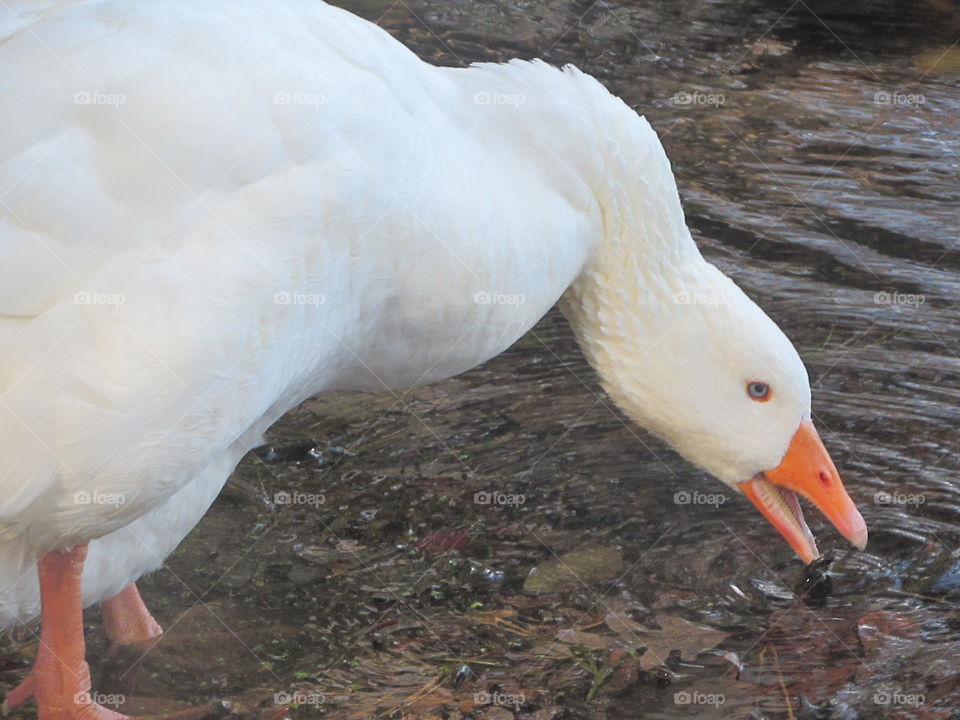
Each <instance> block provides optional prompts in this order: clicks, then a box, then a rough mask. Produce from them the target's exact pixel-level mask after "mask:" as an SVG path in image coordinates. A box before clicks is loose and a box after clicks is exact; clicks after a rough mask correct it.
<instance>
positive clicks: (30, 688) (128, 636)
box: [2, 583, 163, 714]
mask: <svg viewBox="0 0 960 720" xmlns="http://www.w3.org/2000/svg"><path fill="white" fill-rule="evenodd" d="M100 609H101V612H102V614H103V627H104V630H105V631H106V633H107V638H108V639H109V640H110V650H109V654H115V653H116V652H117V651H118V650H119V649H120V648H121V647H123V646H125V645H135V646H142V645H144V644H146V643H148V642H150V641H151V640H154V639H155V638H157V637H159V636H160V635H161V634H162V633H163V629H162V628H161V627H160V624H159V623H158V622H157V621H156V620H154V618H153V616H152V615H151V614H150V611H149V610H147V606H146V605H144V603H143V598H141V597H140V591H139V590H137V584H136V583H130V584H129V585H127V587H126V588H124V589H123V591H121V592H120V594H119V595H116V596H114V597H112V598H110V599H109V600H104V601H103V602H102V603H100ZM34 689H35V688H34V680H33V673H32V672H31V673H30V674H29V675H28V676H27V677H26V679H25V680H24V681H23V682H22V683H20V684H19V685H17V687H15V688H14V689H13V690H11V691H10V692H8V693H7V695H6V697H4V699H3V708H2V711H3V714H7V713H10V712H13V711H14V710H16V709H17V708H19V707H21V706H22V705H23V704H24V703H26V702H27V701H28V700H30V698H32V697H33V695H34Z"/></svg>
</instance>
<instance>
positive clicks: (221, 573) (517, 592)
mask: <svg viewBox="0 0 960 720" xmlns="http://www.w3.org/2000/svg"><path fill="white" fill-rule="evenodd" d="M342 4H343V5H344V6H346V7H348V8H349V9H352V10H354V11H355V12H358V13H359V14H361V15H364V16H365V17H368V18H370V19H373V20H378V21H379V22H380V24H381V25H383V26H384V27H386V28H387V29H389V30H390V32H392V33H394V34H395V35H396V36H398V37H399V38H401V39H402V40H403V41H404V42H406V43H407V44H408V45H410V46H411V47H412V48H413V49H414V50H415V51H416V52H418V53H419V54H420V55H421V56H423V57H425V58H428V59H430V60H431V61H434V62H439V63H444V64H461V63H466V62H472V61H476V60H502V59H507V58H509V57H515V56H519V57H545V58H546V59H548V60H550V61H551V62H554V63H564V62H574V63H576V64H577V65H578V66H579V67H581V69H583V70H585V71H587V72H590V73H592V74H595V75H596V76H598V77H599V78H600V79H602V80H603V81H604V82H605V83H606V84H607V85H608V86H609V87H610V88H611V89H612V90H613V91H614V92H616V93H617V94H619V95H621V96H622V97H623V98H624V99H625V100H626V101H627V102H628V103H629V104H631V105H632V106H634V107H636V108H638V109H640V110H641V111H642V112H643V113H644V114H646V115H647V117H648V118H649V119H650V121H651V122H652V123H653V125H654V127H655V128H656V129H657V130H658V131H659V133H660V135H661V137H662V139H663V142H664V145H665V146H666V149H667V153H668V155H669V156H670V157H671V159H672V161H673V165H674V169H675V172H676V175H677V180H678V184H679V186H680V188H681V194H682V196H683V200H684V206H685V209H686V212H687V215H688V221H689V224H690V226H691V228H692V230H693V232H694V235H695V237H696V239H697V241H698V243H699V244H700V246H701V247H702V248H703V251H704V253H705V254H706V255H707V256H708V257H709V258H710V259H711V260H712V261H713V262H715V263H717V264H718V265H719V266H720V267H721V268H722V269H723V270H724V271H725V272H727V273H728V274H730V275H732V276H733V277H734V278H735V279H736V280H737V281H738V282H739V283H740V284H741V285H742V286H743V287H744V288H745V289H746V290H747V292H748V293H749V294H750V295H751V296H752V297H754V298H755V299H756V300H757V301H758V302H759V303H760V304H761V305H762V306H763V307H764V308H765V309H766V310H767V311H768V313H769V314H770V315H771V316H772V317H773V318H774V319H775V320H776V321H777V322H778V323H779V324H780V325H781V326H782V327H783V328H784V330H785V331H786V332H787V334H788V335H789V336H790V337H791V338H792V339H793V340H794V342H795V344H796V345H797V347H798V349H799V351H800V353H801V355H802V357H803V358H804V360H805V361H806V363H807V365H808V368H809V371H810V377H811V382H812V385H813V389H814V416H815V420H816V423H817V425H818V427H819V428H820V432H821V434H822V436H823V438H824V441H825V443H826V444H827V446H828V447H829V448H830V450H831V452H832V454H833V457H834V460H835V461H836V464H837V466H838V467H839V468H840V470H841V474H842V475H843V477H844V481H845V483H846V486H847V488H848V490H849V492H850V494H851V495H852V496H853V498H854V500H855V501H856V502H857V504H858V506H859V507H860V508H861V510H862V512H863V514H864V516H865V518H866V520H867V524H868V526H869V528H870V545H869V547H868V549H867V551H866V552H863V553H861V552H857V551H854V550H851V549H850V548H849V547H848V546H846V545H845V544H844V542H843V541H842V539H840V538H838V536H837V535H836V533H835V531H833V529H832V528H830V527H828V526H827V525H825V524H824V523H823V522H821V519H820V518H819V516H817V514H816V513H815V511H812V510H811V511H808V512H807V516H808V520H809V521H810V523H811V527H812V528H813V530H814V533H815V534H816V535H817V536H818V539H819V541H820V547H821V550H822V551H828V550H830V549H834V550H835V556H836V557H835V561H834V562H833V564H832V566H831V569H830V573H831V576H832V592H831V593H829V595H828V597H826V598H825V599H823V600H820V601H819V602H817V601H814V600H808V601H807V602H804V601H801V600H800V599H799V598H798V597H797V596H796V595H795V594H794V592H793V588H794V587H796V583H797V582H798V581H799V579H800V576H801V575H802V571H801V568H800V565H799V563H798V561H797V560H796V559H795V558H794V557H793V556H792V553H791V551H790V549H789V548H788V547H787V546H786V544H785V543H783V542H782V541H781V540H780V539H779V537H777V536H776V535H775V532H774V531H773V530H772V528H770V527H769V526H768V524H767V523H766V521H765V520H764V519H763V518H762V517H761V516H760V515H759V514H757V513H756V512H755V510H753V509H752V507H750V506H749V504H748V503H746V502H745V501H744V500H742V499H741V498H737V497H732V496H729V495H720V496H717V495H716V493H722V492H723V488H722V486H721V485H720V484H719V483H717V482H716V481H715V480H712V479H711V478H709V477H707V476H705V475H704V474H703V473H701V472H699V471H697V470H695V469H693V468H692V467H691V466H689V465H688V464H687V463H686V462H685V461H683V460H682V459H681V458H679V457H678V456H677V455H676V454H675V453H673V452H672V451H670V450H669V449H667V448H665V447H664V446H663V445H662V444H661V443H659V442H657V441H656V440H654V439H652V438H651V437H649V436H648V435H646V434H644V433H643V432H642V431H640V430H638V429H637V428H635V427H632V426H631V425H630V424H629V423H627V422H626V421H625V419H624V418H623V417H622V416H621V415H620V414H619V413H618V412H617V411H616V410H615V409H613V407H612V404H611V403H610V401H609V400H608V399H607V398H606V397H605V396H604V395H603V394H602V393H601V391H600V389H599V387H598V386H597V384H596V382H595V380H594V377H593V374H592V372H591V370H590V369H589V367H588V366H587V365H586V363H585V361H584V359H583V358H582V356H581V355H580V353H579V351H578V349H577V347H576V344H575V342H574V340H573V337H572V334H571V332H570V330H569V328H568V327H567V326H566V324H565V322H564V321H563V320H562V318H560V316H559V315H558V314H557V313H556V312H552V313H551V314H549V315H548V316H547V317H546V318H544V320H543V321H542V322H541V323H540V324H539V325H538V326H537V327H536V328H535V329H534V330H533V331H532V332H531V333H529V334H528V336H526V337H525V338H524V339H523V340H521V341H520V342H519V343H518V344H517V345H516V346H514V347H513V348H511V349H510V350H509V351H507V352H506V353H504V354H503V355H501V356H500V357H498V358H496V359H494V360H492V361H491V362H489V363H487V364H486V365H484V366H483V367H481V368H477V369H475V370H473V371H471V372H469V373H467V374H465V375H463V376H461V377H458V378H455V379H452V380H449V381H447V382H444V383H441V384H438V385H435V386H432V387H429V388H420V389H416V390H413V391H410V392H408V393H402V394H399V393H398V394H397V395H342V396H329V397H322V398H318V399H315V400H312V401H310V402H308V403H306V404H305V405H304V406H303V407H301V408H300V409H299V410H298V411H296V412H294V413H292V414H291V415H290V416H288V417H286V418H285V419H284V420H283V421H281V423H279V424H278V426H277V427H276V428H274V430H273V431H272V432H271V434H270V439H271V448H268V449H264V450H261V451H258V452H257V453H256V454H253V455H251V456H249V457H248V458H246V459H245V461H244V462H243V463H242V465H241V467H240V468H239V470H238V472H237V474H236V476H235V477H234V479H233V480H232V481H231V483H230V485H228V487H227V489H226V490H225V491H224V494H223V496H222V497H221V498H220V499H219V500H218V502H217V504H216V505H215V507H214V509H213V510H212V511H211V513H210V515H209V516H208V517H207V518H206V520H205V521H204V522H203V523H202V524H201V525H200V526H199V527H198V528H197V530H196V531H195V532H194V533H193V534H192V535H191V537H190V538H189V539H188V540H187V541H186V542H185V543H184V545H183V546H182V547H181V548H180V549H179V550H178V551H177V553H176V554H175V555H174V556H173V557H172V558H171V559H170V561H169V563H168V569H166V570H163V571H161V572H159V573H157V574H156V575H154V576H152V577H151V578H148V579H146V580H145V581H144V582H143V583H142V589H143V594H144V596H145V598H146V600H147V603H148V605H150V606H151V608H153V609H154V610H155V614H156V615H157V617H158V619H160V621H161V623H162V624H163V625H164V626H165V627H166V628H167V630H168V633H167V635H166V637H165V638H164V640H163V641H162V642H161V643H160V644H159V645H158V646H157V647H156V648H154V649H153V650H152V651H151V652H150V653H149V654H148V655H147V657H146V658H145V660H144V661H143V664H142V668H141V670H140V672H139V675H137V677H136V684H135V685H131V682H132V679H133V677H134V674H133V673H127V674H126V675H124V673H123V672H115V668H112V667H108V668H101V669H100V670H101V672H102V673H103V675H102V677H103V679H102V680H100V681H99V682H100V685H99V687H100V688H101V689H102V690H103V691H105V692H106V691H109V689H110V688H111V687H113V686H116V687H119V688H120V689H121V690H123V689H125V690H126V691H127V692H130V693H133V694H134V700H132V701H131V703H139V705H128V706H124V710H125V711H130V712H133V711H136V710H139V711H148V710H150V709H151V708H152V707H154V705H155V704H156V703H158V702H159V701H171V700H172V701H176V702H178V703H183V704H189V703H195V702H198V701H206V700H208V699H210V698H213V697H220V698H230V699H231V701H232V702H233V703H234V705H235V706H236V707H237V708H238V712H243V713H250V714H255V712H256V711H255V710H254V708H257V707H262V708H265V709H266V711H269V710H270V708H272V707H275V706H274V705H273V700H274V694H275V693H278V692H284V691H288V690H290V689H292V688H299V690H300V691H301V692H302V693H303V695H302V696H301V697H300V700H302V701H303V705H302V706H301V707H300V708H298V709H296V710H295V711H294V714H295V716H297V717H314V716H318V715H319V716H322V715H324V714H325V715H327V716H330V717H337V718H340V717H345V718H346V717H356V718H368V717H444V718H459V717H475V718H497V719H499V720H504V719H505V718H512V717H516V718H536V720H546V719H547V718H556V719H557V720H572V719H574V718H590V719H591V720H592V719H594V718H611V719H620V718H622V719H627V718H637V717H643V718H651V719H653V718H679V717H688V716H690V715H692V714H696V715H697V716H698V717H705V718H724V719H727V718H788V717H791V718H793V717H795V718H831V719H833V718H836V719H841V718H843V719H846V718H851V719H853V718H908V717H910V718H912V717H920V718H928V719H939V718H948V717H954V715H953V714H952V713H954V712H956V711H955V710H953V708H955V707H957V706H958V705H960V683H958V681H957V680H956V677H955V675H956V672H957V666H958V664H960V663H958V657H960V623H958V621H957V617H956V602H957V600H958V598H960V549H958V548H960V493H958V490H957V483H956V480H955V477H956V475H957V470H958V467H960V464H958V459H957V452H958V448H960V433H958V431H957V429H958V424H960V403H958V399H960V342H958V338H960V312H958V304H957V298H958V296H960V239H958V235H957V232H958V226H960V223H958V220H960V189H958V187H960V186H958V183H957V180H958V171H960V94H958V91H957V90H958V88H957V84H958V79H960V50H958V49H957V48H951V46H952V44H953V43H955V42H956V41H957V40H958V38H960V7H957V6H955V5H953V4H951V3H948V2H945V1H942V2H934V1H932V0H931V1H930V2H912V3H907V2H871V3H854V4H851V5H848V6H844V7H843V8H842V9H838V7H837V6H836V5H834V4H833V3H826V2H804V1H803V0H801V1H800V2H797V3H794V4H792V5H791V4H790V3H772V2H733V1H725V2H719V1H718V2H684V1H680V2H670V3H659V2H635V3H628V2H623V1H611V2H601V3H595V4H593V3H589V2H580V1H573V2H545V1H543V0H531V1H528V2H522V3H478V2H465V1H463V0H453V1H451V0H446V1H445V2H424V1H422V0H407V1H405V2H400V3H397V4H394V3H391V2H385V1H381V0H369V1H366V2H360V1H358V2H344V3H342ZM684 490H686V491H688V492H690V493H698V494H696V495H691V496H688V497H690V498H692V499H694V500H697V501H700V502H697V503H695V502H689V503H686V504H684V503H682V502H680V503H678V500H683V499H684V497H683V496H679V497H678V496H677V493H680V492H682V491H684ZM484 492H487V493H502V497H501V496H498V499H499V500H502V501H503V503H504V504H496V503H491V504H481V503H478V502H476V500H477V498H476V497H475V494H476V493H484ZM277 493H289V494H290V497H291V498H292V499H295V500H296V501H297V502H295V503H283V502H280V503H277V502H273V501H275V500H277V499H278V498H277ZM295 493H300V495H294V494H295ZM883 493H886V494H883ZM521 495H522V496H523V498H522V503H521V502H520V496H521ZM511 497H512V498H513V501H510V500H509V498H511ZM279 499H280V500H283V499H284V498H283V497H280V498H279ZM479 499H481V500H482V499H483V497H482V496H481V497H480V498H479ZM708 500H712V502H709V503H708V502H706V501H708ZM583 547H601V548H615V549H616V550H618V551H619V553H620V555H621V557H622V559H623V562H624V565H623V569H622V570H619V571H618V572H615V573H613V578H612V579H608V580H601V581H598V582H597V583H596V584H592V585H586V584H580V583H572V584H571V586H570V587H569V588H567V589H566V590H561V591H556V592H552V593H546V594H542V595H532V594H530V593H525V592H524V590H523V584H524V579H525V578H526V576H527V574H528V572H529V571H530V569H531V568H533V567H535V566H537V565H540V564H542V563H544V562H546V561H548V560H550V559H552V558H554V556H555V555H561V554H563V553H565V552H568V551H571V550H576V549H580V548H583ZM611 610H615V611H619V612H626V613H628V614H629V615H630V617H632V618H633V619H634V620H636V621H638V622H640V623H642V624H644V625H645V626H647V627H648V628H650V627H654V626H655V625H656V624H657V617H658V616H660V617H662V616H668V617H681V618H684V619H686V620H689V621H692V622H695V623H697V624H699V625H701V626H704V627H707V628H711V629H713V630H717V631H721V632H722V633H725V634H726V637H725V638H723V639H722V640H720V641H719V644H718V645H717V647H716V648H715V649H713V650H710V651H708V652H705V653H702V654H700V655H697V654H696V653H693V654H690V653H685V654H683V656H682V657H678V656H676V655H674V656H672V657H663V658H661V659H662V660H663V661H664V662H663V663H662V664H661V665H660V666H659V667H656V668H653V669H650V670H646V669H642V668H639V667H638V662H637V661H636V660H635V659H634V658H633V657H632V656H630V655H626V656H623V655H622V653H618V652H617V651H616V650H610V649H608V648H599V649H590V648H585V647H583V646H578V645H569V644H566V643H558V642H556V636H557V632H558V631H560V630H569V629H573V628H576V629H580V630H584V631H589V632H590V633H591V634H593V635H599V636H601V637H610V636H612V635H613V633H612V632H611V631H610V630H609V629H606V630H605V629H604V628H603V626H602V621H603V619H604V615H605V614H606V613H607V612H609V611H611ZM89 617H90V622H91V627H92V628H94V632H91V637H92V638H94V641H93V643H92V647H91V657H96V654H97V653H98V652H100V651H101V650H102V648H98V647H97V646H96V640H95V638H97V637H99V635H100V633H98V632H96V631H95V626H96V623H97V620H96V616H95V613H92V614H90V615H89ZM31 648H32V645H31V642H30V640H29V638H27V639H26V640H25V641H24V644H23V658H24V660H23V664H25V663H26V662H27V660H28V659H29V655H30V652H31ZM667 652H669V648H668V649H667ZM724 653H735V654H736V658H737V659H738V660H739V662H740V663H741V664H742V667H741V668H740V671H739V672H737V669H736V668H735V666H734V663H732V662H731V661H730V659H725V658H724V657H723V655H724ZM664 654H665V653H664ZM730 657H733V656H728V658H730ZM464 665H466V666H468V667H469V672H467V671H464V670H461V668H462V666H464ZM0 670H6V672H5V673H4V675H3V677H4V678H5V679H10V678H13V677H15V676H17V674H18V673H21V672H22V670H21V668H20V667H19V666H18V664H17V663H12V666H11V667H10V668H0ZM119 675H124V676H123V678H122V679H120V678H118V677H117V676H119ZM497 692H500V693H502V695H497V694H496V693H497ZM478 693H480V695H478ZM483 693H486V695H483ZM508 696H509V697H508ZM489 698H495V699H497V698H499V700H498V702H499V701H503V702H501V703H500V704H496V703H490V704H486V703H484V702H483V701H484V700H486V699H489ZM521 699H522V701H520V700H521Z"/></svg>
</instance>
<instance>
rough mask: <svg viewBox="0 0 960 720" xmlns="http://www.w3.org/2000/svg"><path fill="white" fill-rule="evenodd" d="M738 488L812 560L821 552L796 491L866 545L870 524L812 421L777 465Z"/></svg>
mask: <svg viewBox="0 0 960 720" xmlns="http://www.w3.org/2000/svg"><path fill="white" fill-rule="evenodd" d="M739 487H740V490H742V491H743V494H744V495H746V496H747V497H748V498H750V500H751V502H753V504H754V505H756V506H757V509H758V510H759V511H760V512H761V513H763V515H764V517H766V518H767V520H769V521H770V522H771V523H772V524H773V526H774V527H775V528H776V529H777V530H779V531H780V534H781V535H783V537H784V538H786V540H787V542H788V543H790V547H792V548H793V549H794V551H795V552H796V553H797V555H799V556H800V559H801V560H803V561H804V562H805V563H807V564H809V563H811V562H813V561H814V560H816V559H817V558H818V557H820V551H819V550H817V544H816V543H815V542H814V540H813V535H812V534H811V533H810V528H808V527H807V523H806V522H805V521H804V519H803V512H802V511H801V510H800V503H799V502H798V501H797V496H796V493H800V494H801V495H803V497H805V498H806V499H807V500H809V501H810V502H812V503H813V504H814V505H816V506H817V508H818V509H819V510H820V512H822V513H823V514H824V515H826V516H827V519H828V520H829V521H830V522H831V523H833V525H834V527H836V528H837V530H839V531H840V534H841V535H843V536H844V537H845V538H847V540H849V541H850V542H852V543H853V544H854V545H856V546H857V547H858V548H860V549H861V550H863V549H864V548H865V547H866V546H867V525H866V523H865V522H864V521H863V517H862V516H861V515H860V513H859V512H858V511H857V508H856V506H855V505H854V504H853V500H851V499H850V496H849V495H847V491H846V490H844V489H843V483H842V482H841V481H840V474H839V473H838V472H837V468H836V467H835V466H834V464H833V460H831V459H830V455H829V454H828V453H827V449H826V448H825V447H824V446H823V442H822V441H821V440H820V436H819V435H818V434H817V430H816V428H814V427H813V423H812V422H810V421H809V420H802V421H801V422H800V427H799V428H797V432H796V433H794V435H793V439H792V440H791V441H790V447H788V448H787V454H786V455H784V456H783V460H782V461H781V462H780V464H779V465H777V467H775V468H773V469H772V470H766V471H765V472H762V473H758V474H757V475H755V476H754V477H753V478H752V479H751V480H748V481H747V482H744V483H741V484H740V486H739Z"/></svg>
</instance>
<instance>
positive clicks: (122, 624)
mask: <svg viewBox="0 0 960 720" xmlns="http://www.w3.org/2000/svg"><path fill="white" fill-rule="evenodd" d="M100 607H101V610H102V611H103V627H104V630H106V633H107V637H108V638H110V651H111V652H113V651H114V650H116V649H117V647H119V646H120V645H144V644H146V643H149V642H150V641H151V640H153V639H155V638H158V637H160V635H162V634H163V628H161V627H160V624H159V623H158V622H157V621H156V620H154V619H153V615H151V614H150V611H149V610H147V606H146V605H144V604H143V598H141V597H140V592H139V591H138V590H137V584H136V583H130V584H129V585H127V587H126V588H125V589H124V590H123V591H122V592H121V593H120V594H119V595H117V596H116V597H112V598H110V599H109V600H104V601H103V602H102V603H101V606H100Z"/></svg>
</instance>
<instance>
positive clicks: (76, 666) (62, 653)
mask: <svg viewBox="0 0 960 720" xmlns="http://www.w3.org/2000/svg"><path fill="white" fill-rule="evenodd" d="M86 556H87V546H86V544H83V545H78V546H76V547H74V548H73V549H72V550H67V551H53V552H48V553H45V554H43V555H41V556H40V560H39V561H38V562H37V569H38V570H39V575H40V609H41V616H40V620H41V625H40V649H39V651H38V653H37V660H36V662H35V663H34V666H33V671H32V672H31V673H30V677H28V678H27V679H26V680H25V681H24V682H23V683H22V684H21V685H20V686H18V687H17V688H15V689H14V690H13V691H11V692H10V693H9V694H8V696H7V698H6V700H5V701H4V710H9V709H12V708H13V707H16V705H17V704H20V703H23V702H24V701H25V700H26V699H28V698H29V697H30V695H31V694H33V696H34V697H35V698H36V701H37V706H38V708H39V713H38V717H39V718H40V720H124V718H125V717H126V716H125V715H121V714H120V713H117V712H114V711H113V710H109V709H107V708H105V707H102V706H100V705H97V704H96V703H94V702H93V701H92V699H91V698H90V668H89V667H88V666H87V662H86V659H85V657H84V654H85V651H86V645H85V643H84V639H83V598H82V595H81V592H80V576H81V574H82V572H83V562H84V560H85V559H86Z"/></svg>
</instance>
